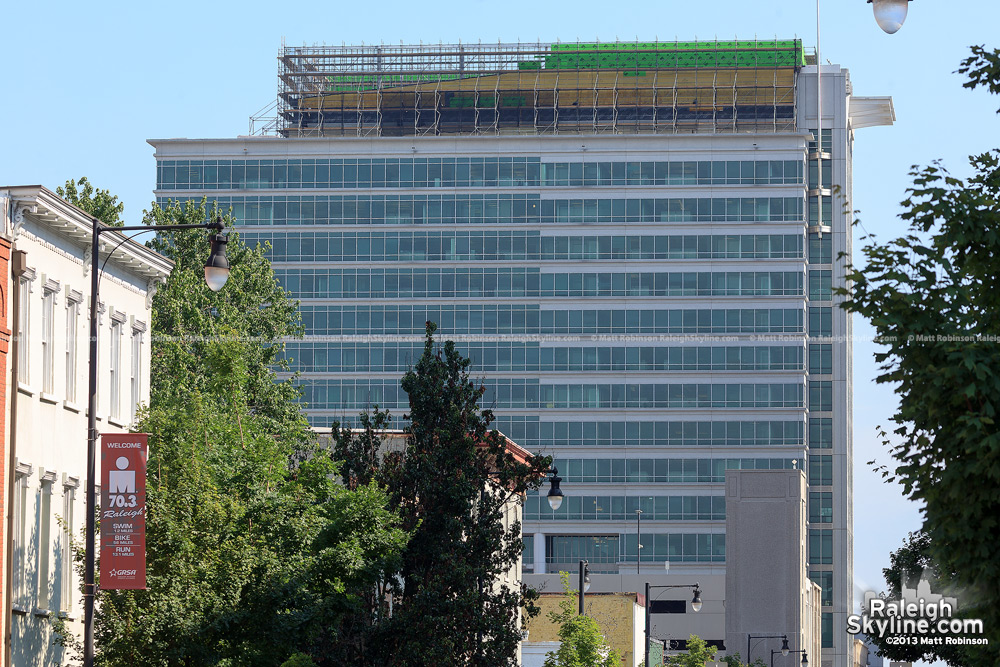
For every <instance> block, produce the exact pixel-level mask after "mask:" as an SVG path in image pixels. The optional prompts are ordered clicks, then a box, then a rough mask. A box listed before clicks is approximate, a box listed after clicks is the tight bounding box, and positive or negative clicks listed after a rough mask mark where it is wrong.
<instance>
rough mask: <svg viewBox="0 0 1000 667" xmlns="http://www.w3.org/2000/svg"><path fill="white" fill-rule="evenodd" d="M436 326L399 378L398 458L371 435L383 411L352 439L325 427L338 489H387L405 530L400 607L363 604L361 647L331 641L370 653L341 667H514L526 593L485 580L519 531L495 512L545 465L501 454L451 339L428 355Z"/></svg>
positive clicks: (544, 460)
mask: <svg viewBox="0 0 1000 667" xmlns="http://www.w3.org/2000/svg"><path fill="white" fill-rule="evenodd" d="M434 330H435V325H434V324H433V323H430V322H429V323H427V332H426V340H425V343H424V352H423V355H422V356H421V358H420V359H419V361H418V362H417V364H416V366H415V367H414V368H413V369H412V370H410V371H409V372H407V373H406V375H405V376H404V378H403V381H402V387H403V390H404V391H406V393H407V394H408V395H409V403H410V411H409V414H408V415H405V416H404V418H406V419H407V420H408V425H407V427H406V429H405V431H406V447H405V449H404V450H403V451H401V452H395V453H390V454H389V455H387V456H385V458H383V459H380V458H379V451H380V450H381V451H385V450H386V447H384V446H383V445H382V443H381V442H380V441H379V438H378V434H377V433H376V432H375V431H376V429H377V428H380V427H382V426H384V425H385V424H386V423H388V415H387V414H386V413H379V412H377V410H376V412H375V413H374V414H373V415H372V416H370V417H365V418H364V421H363V424H364V426H365V428H364V431H363V433H361V434H360V435H359V434H356V433H353V432H352V431H350V430H349V429H344V428H340V425H339V424H334V429H333V431H334V434H335V437H336V440H337V442H336V447H335V457H336V458H338V459H343V460H345V467H344V469H343V470H344V478H345V480H344V481H345V483H346V485H347V486H349V487H353V486H358V485H361V486H363V485H364V484H366V483H367V482H368V481H369V480H370V479H374V480H376V481H377V482H379V483H380V484H381V485H383V486H385V487H386V488H388V489H390V493H391V496H392V501H391V502H392V507H393V508H395V509H397V511H398V512H399V513H400V514H401V515H402V516H403V518H404V523H403V527H404V528H405V529H406V530H407V531H408V532H411V533H412V538H411V540H410V542H409V543H408V544H407V546H406V548H405V550H404V552H403V555H402V566H401V568H400V581H401V586H400V589H399V591H398V592H399V595H400V601H399V604H398V605H397V606H395V607H394V609H393V614H392V616H391V617H390V618H385V617H379V616H378V615H377V609H376V608H375V607H373V606H369V608H368V614H369V615H368V616H367V617H366V618H364V619H362V620H361V621H359V623H358V627H361V628H365V632H366V633H367V637H368V639H367V640H361V641H357V642H352V641H345V642H342V643H341V644H342V645H343V644H346V645H351V644H352V643H356V644H358V645H364V646H366V647H368V650H367V651H366V653H365V655H363V656H361V655H354V656H350V660H348V659H345V658H342V660H343V661H342V662H341V663H339V664H355V665H362V664H379V665H435V666H446V665H469V664H472V665H483V666H489V667H501V666H503V665H513V664H514V663H515V659H516V655H517V647H518V643H519V641H520V632H521V627H520V622H519V620H520V619H519V616H520V609H521V607H522V606H526V603H530V602H531V600H532V599H533V597H534V595H535V594H534V593H533V592H532V591H530V590H528V589H524V588H522V589H520V590H517V589H513V588H510V587H507V586H498V585H495V582H497V581H499V580H500V579H501V578H502V576H504V575H506V574H507V573H508V572H509V571H510V569H511V568H512V567H513V566H514V564H515V563H516V562H517V559H518V558H520V555H521V552H522V550H523V546H524V545H523V542H522V540H521V526H520V523H518V522H513V523H512V524H511V525H506V526H505V524H504V511H505V506H506V505H507V503H508V502H510V501H511V500H513V499H515V498H516V497H517V496H518V495H520V494H523V493H525V492H526V491H527V490H528V489H530V488H537V487H538V486H539V485H540V484H541V482H542V480H543V478H544V473H543V471H544V470H545V469H546V468H548V466H549V464H550V461H551V459H549V458H548V457H532V458H530V459H528V460H527V461H526V462H522V461H519V460H517V459H516V458H515V457H514V456H512V455H511V454H510V453H509V452H508V451H507V448H506V442H505V439H504V438H503V436H501V435H500V433H498V432H497V431H495V430H490V428H489V425H490V423H491V422H492V421H493V414H492V412H491V411H489V410H483V409H481V408H480V407H479V401H480V400H481V399H482V397H483V394H484V393H485V388H484V387H483V386H482V384H481V383H479V382H475V381H473V379H472V378H471V377H470V374H469V365H470V361H469V360H468V359H466V358H464V357H462V356H461V355H460V354H459V353H458V351H457V350H456V348H455V344H454V343H453V342H451V341H448V342H446V343H445V344H444V346H443V347H442V348H438V347H436V345H435V342H434V338H433V334H434ZM527 606H529V608H530V606H531V605H527ZM372 660H374V662H370V661H372Z"/></svg>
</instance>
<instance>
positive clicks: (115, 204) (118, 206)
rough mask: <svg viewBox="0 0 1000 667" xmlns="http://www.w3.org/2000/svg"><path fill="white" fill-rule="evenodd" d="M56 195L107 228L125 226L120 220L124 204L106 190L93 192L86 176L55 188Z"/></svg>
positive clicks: (92, 187)
mask: <svg viewBox="0 0 1000 667" xmlns="http://www.w3.org/2000/svg"><path fill="white" fill-rule="evenodd" d="M56 194H57V195H59V196H60V197H62V198H63V199H65V200H66V201H68V202H69V203H70V204H73V205H74V206H76V207H77V208H80V209H83V210H84V211H86V212H87V213H89V214H91V215H92V216H94V217H95V218H97V219H98V220H100V221H101V222H103V223H104V224H105V225H108V226H109V227H121V226H122V225H124V224H125V222H124V221H123V220H122V213H124V212H125V204H124V203H122V202H120V201H118V197H117V196H115V195H112V194H111V193H110V192H108V191H107V190H95V189H94V186H93V185H91V184H90V181H88V180H87V177H86V176H84V177H82V178H81V179H80V180H79V181H73V180H69V181H66V184H65V185H64V186H63V187H57V188H56Z"/></svg>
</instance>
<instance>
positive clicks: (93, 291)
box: [83, 218, 229, 667]
mask: <svg viewBox="0 0 1000 667" xmlns="http://www.w3.org/2000/svg"><path fill="white" fill-rule="evenodd" d="M181 229H211V230H213V231H214V232H215V233H214V234H213V235H212V236H210V237H209V241H211V244H212V250H211V253H210V254H209V257H208V261H207V262H206V263H205V282H206V283H207V284H208V287H209V289H211V290H212V291H213V292H218V291H219V290H220V289H222V287H223V285H225V284H226V280H227V279H228V278H229V260H228V259H226V242H227V241H228V239H227V238H226V235H225V234H224V233H223V232H224V231H225V226H224V225H223V224H222V218H217V219H216V220H215V222H206V223H202V224H196V225H133V226H131V227H109V226H108V225H105V224H104V223H102V222H101V221H100V220H98V219H97V218H94V219H93V227H92V231H91V239H90V367H89V372H90V377H89V386H88V388H87V489H86V499H87V522H86V540H85V544H86V547H85V553H84V561H83V665H84V667H93V665H94V560H95V559H94V551H95V548H94V542H95V536H94V530H95V528H96V518H97V516H96V515H97V502H96V488H97V476H96V474H97V473H96V468H97V465H96V461H97V303H98V301H99V295H98V289H99V287H100V273H101V266H100V254H101V253H100V249H101V246H100V243H99V240H100V236H101V233H103V232H132V231H135V232H151V231H178V230H181ZM127 240H128V239H123V240H122V241H121V242H120V243H119V244H118V246H116V247H115V248H113V249H112V250H111V252H110V253H108V258H110V256H111V254H112V253H114V251H115V250H117V249H118V247H120V246H121V245H122V244H124V243H125V242H126V241H127ZM108 258H105V260H104V261H105V264H107V259H108Z"/></svg>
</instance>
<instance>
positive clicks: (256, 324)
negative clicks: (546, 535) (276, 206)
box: [96, 202, 407, 667]
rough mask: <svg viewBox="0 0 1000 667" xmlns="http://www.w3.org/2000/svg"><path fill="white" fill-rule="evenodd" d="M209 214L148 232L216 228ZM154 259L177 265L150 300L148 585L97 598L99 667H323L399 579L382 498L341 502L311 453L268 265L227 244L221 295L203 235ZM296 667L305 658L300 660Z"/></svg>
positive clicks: (183, 212)
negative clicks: (379, 582) (337, 628)
mask: <svg viewBox="0 0 1000 667" xmlns="http://www.w3.org/2000/svg"><path fill="white" fill-rule="evenodd" d="M217 214H218V211H216V210H214V209H212V210H208V209H206V206H205V204H204V202H202V204H201V205H198V204H190V203H189V204H187V205H185V206H179V205H171V206H168V207H166V208H162V209H161V208H159V207H154V209H153V210H152V211H150V212H149V213H148V214H147V220H148V221H150V222H151V223H156V224H182V223H188V222H201V221H203V220H205V219H212V218H214V217H215V216H216V215H217ZM151 245H153V247H154V248H156V249H157V250H160V251H161V252H163V253H164V254H166V255H168V256H169V257H170V258H171V259H173V260H174V261H175V263H176V265H175V268H174V270H173V272H172V273H171V275H170V277H169V279H168V280H167V283H166V284H165V285H164V286H163V287H161V288H160V290H159V291H158V292H157V293H156V295H155V297H154V300H153V318H152V321H153V327H152V329H153V347H152V354H153V363H152V371H151V380H150V386H151V400H150V406H149V408H148V409H146V410H143V411H142V412H141V414H140V419H139V423H138V430H140V431H145V432H148V433H150V455H149V462H148V465H149V474H148V488H147V515H148V518H147V532H146V541H147V583H148V589H147V590H144V591H104V592H102V593H100V594H99V601H98V607H97V610H98V611H97V619H96V620H97V622H96V640H97V642H96V643H97V647H98V651H99V653H98V660H99V664H101V665H107V666H109V667H110V666H116V667H117V666H119V665H122V666H124V665H139V664H141V665H185V666H202V665H205V666H207V665H223V666H234V667H235V666H237V665H248V666H249V665H278V664H281V663H282V662H283V661H285V660H287V659H289V658H290V657H291V656H293V655H294V654H296V653H303V654H306V655H309V656H313V655H314V654H315V653H320V652H321V651H322V650H323V647H324V645H325V641H326V640H325V633H327V632H328V631H329V628H330V627H331V626H332V625H336V624H337V623H338V622H339V621H338V619H341V618H343V617H346V616H350V615H352V614H354V613H355V608H356V607H357V605H358V602H357V600H356V599H354V597H353V596H352V595H351V594H350V593H349V591H352V590H358V589H363V588H365V587H367V586H370V585H371V584H372V582H373V581H375V579H376V578H378V576H379V574H380V573H382V572H384V571H391V572H395V571H397V570H398V569H399V554H400V553H401V551H402V548H403V546H404V545H405V543H406V540H407V534H406V532H405V531H404V530H402V528H401V519H400V517H399V516H398V515H396V514H394V513H393V512H391V511H390V510H389V509H387V507H388V498H387V496H386V494H385V492H384V491H383V490H382V489H381V488H379V487H378V486H377V485H376V484H374V483H371V484H365V485H359V486H356V487H355V488H353V489H347V488H345V487H343V486H341V485H339V484H336V483H335V480H336V477H337V475H338V470H337V467H336V465H335V464H334V463H333V461H332V460H331V458H330V457H329V456H328V455H327V453H326V452H320V451H319V450H318V449H317V446H316V443H315V441H314V439H313V438H312V437H311V435H310V431H309V428H308V424H307V423H306V421H305V419H304V417H303V416H302V414H301V412H300V411H299V408H298V405H297V404H296V403H295V400H296V399H297V397H298V394H297V392H296V390H295V388H294V386H293V385H292V383H291V381H290V380H284V381H278V380H277V378H276V376H275V374H274V371H273V369H272V367H274V366H276V367H278V368H282V360H281V356H280V353H281V348H282V340H283V338H284V337H286V336H290V335H295V334H296V333H297V332H298V331H299V330H300V325H299V321H298V314H297V310H296V304H294V303H293V302H292V301H290V300H289V299H288V298H287V295H286V294H285V293H284V291H283V290H282V289H281V288H280V286H278V284H277V282H276V280H275V277H274V273H273V271H272V270H271V267H270V265H269V264H268V262H267V260H266V258H265V257H264V249H262V248H256V249H251V248H247V247H246V246H244V245H243V244H242V243H240V241H239V238H238V234H236V233H232V234H231V237H230V242H229V248H228V250H229V256H230V261H231V264H232V273H231V276H230V280H229V283H228V284H227V286H226V288H225V289H223V290H222V291H221V292H219V293H214V292H211V291H210V290H209V289H208V288H207V286H206V285H205V283H204V279H203V265H204V261H205V257H206V255H207V252H208V244H207V242H206V233H205V232H204V231H202V230H194V231H186V232H177V233H173V234H170V235H168V236H163V237H158V238H157V239H156V240H154V241H153V242H152V243H151ZM296 659H297V660H298V661H299V662H300V663H301V662H302V658H296Z"/></svg>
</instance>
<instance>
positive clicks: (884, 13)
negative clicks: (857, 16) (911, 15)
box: [868, 0, 911, 35]
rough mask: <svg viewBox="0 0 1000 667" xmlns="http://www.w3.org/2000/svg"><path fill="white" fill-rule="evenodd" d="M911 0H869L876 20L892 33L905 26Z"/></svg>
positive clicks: (879, 25)
mask: <svg viewBox="0 0 1000 667" xmlns="http://www.w3.org/2000/svg"><path fill="white" fill-rule="evenodd" d="M910 2H911V0H868V4H870V5H871V6H872V9H873V10H874V12H875V22H876V23H878V27H880V28H882V30H884V31H885V32H887V33H889V34H890V35H891V34H893V33H895V32H896V31H898V30H899V29H900V28H902V27H903V21H905V20H906V10H907V9H909V6H910Z"/></svg>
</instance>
